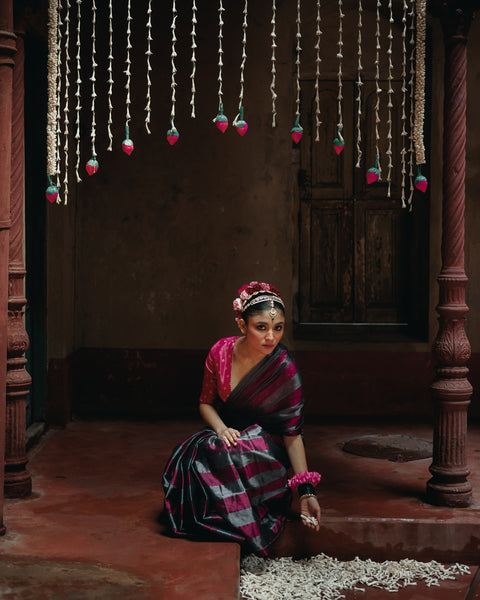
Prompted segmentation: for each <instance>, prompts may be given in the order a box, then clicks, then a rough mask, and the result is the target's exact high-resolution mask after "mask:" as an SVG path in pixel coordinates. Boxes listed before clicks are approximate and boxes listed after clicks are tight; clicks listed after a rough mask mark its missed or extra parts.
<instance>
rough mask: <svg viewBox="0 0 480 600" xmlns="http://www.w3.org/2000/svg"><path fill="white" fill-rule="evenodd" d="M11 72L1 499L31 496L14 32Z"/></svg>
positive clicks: (19, 88) (20, 105) (20, 69)
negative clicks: (10, 145) (2, 483)
mask: <svg viewBox="0 0 480 600" xmlns="http://www.w3.org/2000/svg"><path fill="white" fill-rule="evenodd" d="M15 33H16V34H17V53H16V55H15V66H14V68H13V96H12V98H13V100H12V168H11V180H10V215H11V228H10V243H9V265H8V324H7V332H8V346H7V352H8V354H7V394H6V423H5V429H6V431H5V496H6V497H8V498H19V497H23V496H28V495H29V494H30V492H31V491H32V480H31V477H30V474H29V473H28V471H27V469H26V464H27V453H26V399H27V396H28V393H29V389H30V383H31V377H30V375H29V374H28V373H27V371H26V369H25V365H26V363H27V359H26V358H25V352H26V350H27V348H28V335H27V332H26V331H25V326H24V322H23V317H24V312H25V304H26V302H27V300H26V298H25V293H24V280H25V273H26V272H25V267H24V262H23V242H24V236H23V232H24V226H23V201H24V168H25V165H24V43H23V37H24V32H23V31H21V30H20V27H16V31H15Z"/></svg>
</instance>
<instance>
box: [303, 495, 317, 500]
mask: <svg viewBox="0 0 480 600" xmlns="http://www.w3.org/2000/svg"><path fill="white" fill-rule="evenodd" d="M304 498H316V496H315V494H303V496H300V500H303V499H304Z"/></svg>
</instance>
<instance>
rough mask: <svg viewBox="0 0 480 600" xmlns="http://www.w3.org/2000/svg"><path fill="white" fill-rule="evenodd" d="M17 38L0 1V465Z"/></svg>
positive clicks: (0, 479)
mask: <svg viewBox="0 0 480 600" xmlns="http://www.w3.org/2000/svg"><path fill="white" fill-rule="evenodd" d="M14 54H15V35H14V33H13V1H12V0H1V2H0V465H3V462H4V457H5V388H6V370H7V362H6V358H7V310H8V262H9V229H10V169H11V141H12V77H13V73H12V72H13V56H14ZM3 483H4V471H3V468H1V469H0V534H3V533H5V526H4V524H3Z"/></svg>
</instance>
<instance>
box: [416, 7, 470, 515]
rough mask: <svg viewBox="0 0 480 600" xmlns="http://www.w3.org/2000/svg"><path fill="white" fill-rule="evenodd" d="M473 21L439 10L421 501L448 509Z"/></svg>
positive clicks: (453, 476)
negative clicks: (439, 177)
mask: <svg viewBox="0 0 480 600" xmlns="http://www.w3.org/2000/svg"><path fill="white" fill-rule="evenodd" d="M452 5H454V6H452ZM472 13H473V8H472V3H471V2H468V1H467V0H465V1H464V2H450V3H449V2H443V3H442V5H441V8H440V19H441V22H442V26H443V32H444V44H445V75H444V76H445V98H444V116H443V121H444V139H443V160H444V171H443V209H442V269H441V271H440V275H439V277H438V284H439V304H438V306H437V312H438V314H439V315H440V316H439V319H438V321H439V331H438V334H437V337H436V339H435V342H434V347H433V354H434V358H435V359H436V363H437V366H436V378H435V381H434V382H433V384H432V386H431V392H432V398H433V402H434V410H435V416H434V433H433V461H432V464H431V466H430V472H431V474H432V478H431V479H430V480H429V481H428V483H427V498H428V500H429V502H431V503H432V504H436V505H440V506H452V507H465V506H468V505H469V504H471V502H472V486H471V484H470V483H469V481H468V480H467V476H468V474H469V469H468V467H467V462H466V443H467V409H468V406H469V404H470V397H471V394H472V386H471V385H470V383H469V381H468V379H467V374H468V368H467V366H466V363H467V361H468V359H469V358H470V354H471V350H470V343H469V341H468V338H467V335H466V333H465V317H466V314H467V312H468V306H467V305H466V303H465V287H466V284H467V281H468V280H467V277H466V275H465V268H464V239H465V223H464V212H465V137H466V106H467V86H466V76H467V34H468V29H469V26H470V22H471V19H472V16H473V14H472Z"/></svg>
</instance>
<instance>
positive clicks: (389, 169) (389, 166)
mask: <svg viewBox="0 0 480 600" xmlns="http://www.w3.org/2000/svg"><path fill="white" fill-rule="evenodd" d="M388 10H389V19H388V22H389V28H388V49H387V57H388V90H387V94H388V99H387V112H388V117H387V128H388V131H387V152H386V154H387V160H388V164H387V198H390V197H391V195H392V169H393V161H392V155H393V152H392V108H393V102H392V95H393V87H392V81H393V63H392V45H393V32H392V24H393V22H394V21H393V6H392V0H388Z"/></svg>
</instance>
